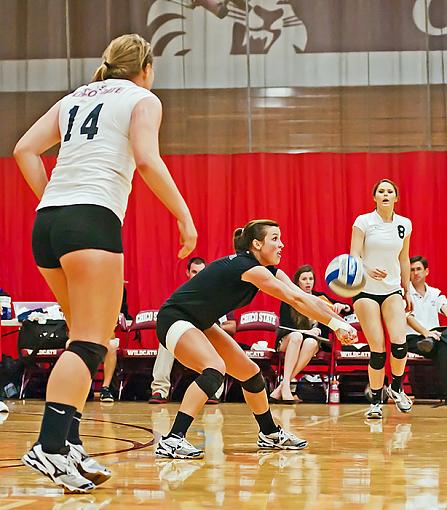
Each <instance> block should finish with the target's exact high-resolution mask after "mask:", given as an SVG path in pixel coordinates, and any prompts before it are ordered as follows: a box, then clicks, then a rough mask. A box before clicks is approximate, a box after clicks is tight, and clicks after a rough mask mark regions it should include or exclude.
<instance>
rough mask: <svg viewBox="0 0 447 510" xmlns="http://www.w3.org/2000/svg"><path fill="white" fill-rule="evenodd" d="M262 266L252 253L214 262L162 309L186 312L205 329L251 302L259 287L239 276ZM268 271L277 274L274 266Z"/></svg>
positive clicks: (181, 288)
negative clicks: (172, 308) (171, 308)
mask: <svg viewBox="0 0 447 510" xmlns="http://www.w3.org/2000/svg"><path fill="white" fill-rule="evenodd" d="M260 265H261V264H260V263H259V262H258V261H257V259H256V258H255V257H254V255H252V254H251V253H248V252H247V253H238V254H235V255H229V256H227V257H224V258H221V259H218V260H215V261H214V262H212V263H211V264H209V265H208V266H206V267H205V269H203V270H202V271H200V272H199V273H198V274H197V275H196V276H194V278H192V279H191V280H188V281H187V282H186V283H184V284H183V285H182V286H181V287H179V288H178V289H177V290H176V291H175V292H174V294H172V296H171V297H170V298H169V299H168V300H167V301H166V302H165V303H164V304H163V305H162V306H161V308H160V311H161V310H162V309H166V308H169V307H174V308H177V309H179V310H181V311H183V312H185V313H186V314H187V315H188V316H189V317H190V318H191V319H193V321H194V324H196V325H197V326H198V327H199V328H200V329H202V330H204V329H208V328H209V327H211V326H212V325H213V324H214V323H215V322H217V321H218V320H219V318H220V317H222V316H223V315H226V314H228V313H229V312H231V311H232V310H236V309H237V308H241V307H242V306H245V305H247V304H248V303H250V302H251V301H252V300H253V298H254V297H255V296H256V293H257V292H258V290H259V289H258V288H257V287H256V286H255V285H253V284H251V283H248V282H244V281H243V280H241V275H242V274H243V273H245V272H246V271H248V270H249V269H251V268H252V267H256V266H260ZM267 269H268V270H269V271H270V272H271V273H272V274H273V275H276V272H277V269H276V267H274V266H267Z"/></svg>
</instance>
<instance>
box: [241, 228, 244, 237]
mask: <svg viewBox="0 0 447 510" xmlns="http://www.w3.org/2000/svg"><path fill="white" fill-rule="evenodd" d="M243 235H244V227H242V228H241V236H243Z"/></svg>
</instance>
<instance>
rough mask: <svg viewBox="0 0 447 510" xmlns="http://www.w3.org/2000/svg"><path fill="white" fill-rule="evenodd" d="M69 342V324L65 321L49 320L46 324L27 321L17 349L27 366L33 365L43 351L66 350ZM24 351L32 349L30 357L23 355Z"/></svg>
mask: <svg viewBox="0 0 447 510" xmlns="http://www.w3.org/2000/svg"><path fill="white" fill-rule="evenodd" d="M67 340H68V330H67V324H66V322H65V321H64V320H53V319H49V320H47V321H46V323H45V324H39V323H38V322H37V321H29V320H25V321H23V322H22V328H21V329H20V331H19V338H18V342H17V347H18V351H19V356H20V357H21V358H22V359H23V361H24V362H25V363H26V364H31V363H32V362H34V359H35V358H36V356H37V353H38V351H39V350H41V349H65V344H66V343H67ZM22 349H32V352H31V353H30V354H29V355H28V356H23V357H22V354H21V350H22Z"/></svg>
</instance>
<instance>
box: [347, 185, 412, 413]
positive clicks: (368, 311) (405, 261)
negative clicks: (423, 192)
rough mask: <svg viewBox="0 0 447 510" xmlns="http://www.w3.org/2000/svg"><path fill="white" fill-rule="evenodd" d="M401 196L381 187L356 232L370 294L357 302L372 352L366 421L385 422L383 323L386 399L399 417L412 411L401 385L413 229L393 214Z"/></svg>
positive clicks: (355, 247)
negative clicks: (388, 371) (388, 344)
mask: <svg viewBox="0 0 447 510" xmlns="http://www.w3.org/2000/svg"><path fill="white" fill-rule="evenodd" d="M398 195H399V191H398V188H397V186H396V184H394V183H393V182H392V181H390V180H389V179H382V180H381V181H379V182H378V183H377V184H376V185H375V186H374V189H373V196H374V201H375V202H376V209H375V211H373V212H371V213H367V214H362V215H360V216H359V217H358V218H357V219H356V220H355V222H354V225H353V228H352V239H351V255H354V256H356V257H361V258H362V259H363V262H364V264H365V267H366V272H367V276H366V285H365V288H364V289H363V291H362V292H361V293H360V294H358V295H357V296H355V297H354V298H353V301H354V311H355V313H356V315H357V317H358V319H359V321H360V325H361V327H362V330H363V332H364V333H365V336H366V339H367V341H368V344H369V347H370V350H371V358H370V362H369V367H368V375H369V385H370V390H371V395H370V398H371V405H370V407H369V409H368V410H367V412H366V417H367V418H376V419H381V418H382V406H381V399H382V389H383V383H384V377H385V362H386V346H385V332H384V329H383V323H384V324H385V326H386V329H387V331H388V334H389V338H390V342H391V371H392V375H393V380H392V383H391V385H390V386H389V387H388V388H387V390H386V391H387V394H388V396H389V397H391V398H392V399H393V400H394V402H395V404H396V407H397V409H398V410H399V411H401V412H409V411H410V410H411V407H412V402H411V400H410V399H409V398H408V396H407V395H406V394H405V393H404V391H403V390H402V384H401V379H402V375H403V374H404V371H405V364H406V361H407V343H406V336H405V334H406V314H405V311H411V309H412V301H411V296H410V293H409V284H410V259H409V247H410V235H411V229H412V227H411V221H410V220H409V219H408V218H405V217H403V216H400V215H398V214H396V213H395V212H394V205H395V203H396V202H397V200H398ZM402 289H403V290H402ZM402 297H403V300H402Z"/></svg>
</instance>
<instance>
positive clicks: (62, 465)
mask: <svg viewBox="0 0 447 510" xmlns="http://www.w3.org/2000/svg"><path fill="white" fill-rule="evenodd" d="M22 462H23V463H24V464H25V466H28V467H30V468H32V469H34V470H35V471H37V472H38V473H40V474H42V475H45V476H48V478H50V480H52V481H53V482H54V483H55V484H56V485H59V486H60V487H63V488H64V490H65V492H74V493H86V492H90V491H92V490H93V489H94V488H95V484H94V483H93V482H91V481H90V480H87V478H84V477H83V476H82V475H81V474H80V473H79V471H78V470H77V469H76V466H75V464H74V461H73V459H72V457H71V456H70V454H67V455H62V454H61V453H55V454H52V453H45V452H44V451H42V446H41V445H40V444H39V443H36V444H35V445H34V446H33V447H32V448H31V450H30V451H29V452H27V453H25V455H24V456H23V457H22Z"/></svg>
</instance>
